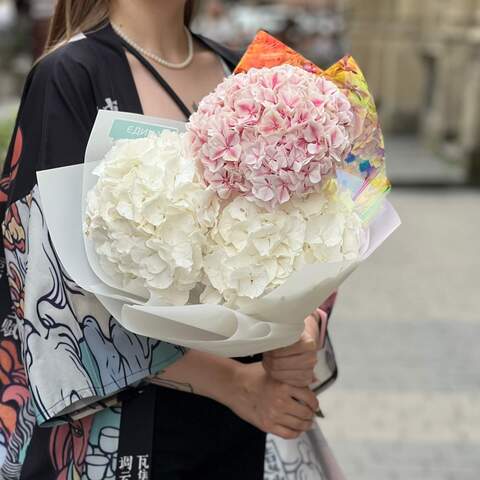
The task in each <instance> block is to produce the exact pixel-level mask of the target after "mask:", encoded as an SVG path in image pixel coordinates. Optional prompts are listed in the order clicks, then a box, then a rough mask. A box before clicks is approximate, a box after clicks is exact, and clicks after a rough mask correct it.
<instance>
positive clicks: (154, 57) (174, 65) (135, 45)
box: [110, 22, 193, 70]
mask: <svg viewBox="0 0 480 480" xmlns="http://www.w3.org/2000/svg"><path fill="white" fill-rule="evenodd" d="M110 23H111V22H110ZM111 25H112V28H113V29H114V30H115V32H116V33H117V35H118V36H119V37H120V38H122V39H123V40H125V42H127V43H128V44H129V45H130V46H132V47H133V48H135V49H136V50H138V51H139V52H140V53H141V54H142V55H144V56H145V57H148V58H150V59H152V60H154V61H155V62H157V63H159V64H160V65H163V66H164V67H167V68H173V69H176V70H181V69H182V68H185V67H188V65H190V64H191V63H192V60H193V38H192V34H191V33H190V31H189V30H188V28H187V27H184V28H185V34H186V35H187V42H188V55H187V58H186V59H185V60H184V61H183V62H181V63H171V62H168V61H167V60H164V59H163V58H162V57H160V56H159V55H156V54H155V53H153V52H150V51H149V50H147V49H145V48H143V47H141V46H140V45H138V43H136V42H134V41H133V40H132V39H131V38H129V37H127V35H125V33H124V32H123V31H122V29H121V28H120V27H119V26H118V25H115V24H114V23H111Z"/></svg>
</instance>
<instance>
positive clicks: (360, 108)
mask: <svg viewBox="0 0 480 480" xmlns="http://www.w3.org/2000/svg"><path fill="white" fill-rule="evenodd" d="M122 122H123V124H122ZM146 122H147V123H146ZM148 122H150V123H148ZM125 124H127V125H129V129H130V130H129V129H128V128H127V129H126V130H125V132H130V133H132V132H136V133H137V134H138V135H134V136H136V137H140V138H129V139H125V138H123V139H119V140H116V141H114V142H113V144H112V142H111V141H110V140H111V139H112V137H113V138H115V132H116V131H117V130H118V129H119V125H120V126H121V125H125ZM125 136H128V135H126V134H124V135H123V137H125ZM117 138H118V137H117ZM120 138H121V136H120ZM80 169H81V170H83V177H84V183H83V188H78V187H77V188H75V186H74V185H73V182H74V178H75V176H76V175H78V173H77V172H79V171H80ZM60 170H62V173H59V172H55V171H48V172H43V173H41V174H40V175H39V186H40V192H41V197H42V203H43V204H44V205H43V206H44V210H45V215H46V219H47V224H48V225H49V229H50V232H51V235H52V239H53V242H54V245H55V247H56V250H57V254H58V255H59V257H60V259H61V260H62V262H63V264H64V266H65V268H66V270H67V272H68V273H69V274H70V275H71V276H72V278H73V279H74V280H75V281H76V282H77V283H78V284H79V285H80V286H81V287H83V288H85V289H86V290H88V291H90V292H92V293H94V294H95V295H96V296H97V298H98V299H99V300H100V301H101V302H102V303H103V304H104V306H105V307H106V308H107V309H108V310H109V311H110V312H111V314H112V315H113V316H114V317H115V318H116V319H117V320H118V321H119V322H120V323H122V324H123V325H124V326H125V327H126V328H128V329H129V330H132V331H134V332H135V333H138V334H143V335H147V336H150V337H154V338H158V339H160V340H164V341H169V342H172V343H175V344H179V345H183V346H185V347H191V348H196V349H200V350H206V351H210V352H213V353H216V354H221V355H226V356H243V355H248V354H254V353H259V352H262V351H267V350H270V349H273V348H278V347H281V346H285V345H288V344H291V343H294V342H295V341H296V340H297V339H298V338H299V336H300V334H301V332H302V330H303V319H304V317H305V316H306V315H307V314H308V313H309V312H311V311H313V310H314V309H315V307H317V306H318V305H319V304H321V303H322V302H323V301H324V300H326V298H327V297H328V296H329V295H330V294H331V293H332V292H333V291H334V290H335V289H336V288H337V287H338V286H339V285H340V284H341V283H342V282H343V281H344V280H345V279H346V278H347V277H348V275H349V274H350V273H351V272H352V271H353V270H354V269H355V268H356V267H357V266H358V265H359V264H360V263H361V262H362V261H364V260H365V259H366V258H367V257H368V255H370V253H371V252H372V251H373V250H374V249H375V248H376V247H377V246H378V245H379V244H380V243H382V242H383V241H384V240H385V239H386V238H387V236H388V235H389V234H390V233H391V232H392V231H393V230H394V229H395V228H396V227H397V226H398V224H399V219H398V216H397V215H396V213H395V211H394V210H393V208H392V207H391V206H390V204H388V202H386V200H385V195H386V193H387V192H388V190H389V188H390V185H389V183H388V180H387V177H386V175H385V165H384V152H383V139H382V135H381V131H380V128H379V125H378V119H377V115H376V112H375V107H374V104H373V100H372V97H371V95H370V94H369V92H368V89H367V86H366V83H365V80H364V78H363V76H362V74H361V72H360V70H359V69H358V67H357V65H356V63H355V62H354V60H353V59H352V58H351V57H346V58H345V59H343V60H341V61H340V62H338V63H337V64H336V65H334V66H333V67H331V68H330V69H329V70H327V71H325V72H323V71H321V70H320V69H319V68H318V67H316V66H315V65H313V64H312V63H310V62H308V61H307V60H306V59H304V58H303V57H301V56H300V55H299V54H298V53H296V52H294V51H293V50H291V49H289V48H288V47H286V46H285V45H283V44H281V43H280V42H278V41H277V40H275V39H274V38H273V37H270V36H269V35H268V34H266V33H264V32H260V33H259V34H258V35H257V37H256V39H255V40H254V42H253V43H252V45H251V46H250V47H249V49H248V50H247V52H246V54H245V56H244V58H243V59H242V61H241V62H240V64H239V66H238V67H237V69H236V73H235V74H234V75H232V76H230V77H228V78H226V79H225V80H224V81H223V82H222V83H221V84H220V85H218V87H217V88H216V89H215V91H214V92H212V93H211V94H209V95H208V96H207V97H205V98H204V99H203V100H202V101H201V102H200V104H199V108H198V110H197V112H195V113H194V114H193V115H192V116H191V118H190V119H189V121H188V122H187V124H180V123H178V122H170V121H165V120H163V119H148V118H146V117H141V116H140V117H139V116H132V115H130V114H123V113H116V112H99V116H98V118H97V122H96V124H95V126H94V129H93V131H92V134H91V138H90V142H89V146H88V149H87V155H86V162H85V164H84V165H81V166H75V167H68V168H67V169H60ZM52 182H57V183H62V184H63V185H64V186H65V185H66V186H69V187H68V188H65V187H64V189H65V190H66V191H68V195H69V197H70V198H71V201H70V202H66V204H64V205H58V204H56V203H55V202H54V201H53V198H50V196H49V192H50V191H55V190H54V189H52V188H51V183H52ZM55 188H57V189H58V188H59V187H58V186H57V187H55ZM75 204H77V205H78V204H81V205H82V215H81V216H77V217H75V218H74V219H70V218H69V220H68V221H69V222H70V223H71V226H72V228H71V229H70V233H68V234H65V228H63V229H62V228H61V227H60V224H59V223H58V222H59V221H62V220H63V221H65V219H66V217H67V216H68V214H67V208H68V206H70V207H71V206H72V205H75ZM56 222H57V223H56ZM60 230H63V232H62V233H60V232H59V231H60ZM74 244H76V245H77V246H78V247H79V249H80V251H81V252H82V254H83V255H82V256H80V257H78V256H75V257H74V256H73V255H71V253H69V251H71V250H70V249H71V247H72V245H74ZM67 245H68V247H69V248H67Z"/></svg>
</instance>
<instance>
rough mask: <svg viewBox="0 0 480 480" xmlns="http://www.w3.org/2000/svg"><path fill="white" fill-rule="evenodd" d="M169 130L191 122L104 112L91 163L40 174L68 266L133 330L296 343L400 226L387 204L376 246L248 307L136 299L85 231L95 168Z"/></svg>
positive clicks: (228, 350) (204, 341)
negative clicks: (115, 148)
mask: <svg viewBox="0 0 480 480" xmlns="http://www.w3.org/2000/svg"><path fill="white" fill-rule="evenodd" d="M162 128H169V129H175V130H182V129H184V125H183V124H182V123H180V122H172V121H167V120H164V119H158V118H151V117H145V116H141V115H134V114H129V113H121V112H108V111H100V112H99V114H98V117H97V120H96V122H95V125H94V128H93V130H92V134H91V136H90V141H89V144H88V148H87V152H86V157H85V163H84V164H82V165H75V166H71V167H63V168H58V169H52V170H48V171H43V172H39V173H38V184H39V189H40V196H41V201H42V208H43V212H44V214H45V219H46V222H47V226H48V229H49V232H50V235H51V238H52V241H53V244H54V246H55V249H56V252H57V255H58V257H59V259H60V261H61V262H62V264H63V266H64V267H65V270H66V271H67V272H68V274H69V275H70V276H71V278H72V279H73V280H74V281H75V282H76V283H77V284H78V285H79V286H80V287H81V288H83V289H85V290H87V291H89V292H91V293H93V294H94V295H96V296H97V298H98V299H99V300H100V301H101V302H102V304H103V305H104V306H105V308H106V309H107V310H108V311H109V312H110V313H111V314H112V316H113V317H114V318H116V319H117V320H118V321H119V322H120V323H121V324H122V325H123V326H124V327H125V328H126V329H128V330H130V331H132V332H134V333H136V334H140V335H145V336H148V337H152V338H156V339H159V340H163V341H166V342H170V343H173V344H176V345H182V346H184V347H188V348H194V349H197V350H203V351H207V352H211V353H214V354H217V355H222V356H227V357H235V356H246V355H253V354H256V353H261V352H265V351H268V350H272V349H275V348H279V347H283V346H286V345H290V344H292V343H294V342H295V341H297V340H298V338H299V337H300V335H301V333H302V331H303V328H304V322H303V319H304V318H305V317H306V316H307V315H308V314H309V313H310V312H312V311H313V310H314V309H315V308H316V307H317V306H318V305H320V304H322V302H323V301H324V300H326V299H327V298H328V297H329V295H330V294H331V293H332V292H333V291H334V290H336V289H337V288H338V287H339V286H340V285H341V283H342V282H343V281H345V279H346V278H347V277H348V276H349V275H350V274H351V273H352V272H353V271H354V270H355V269H356V268H357V267H358V265H359V264H360V263H361V262H363V261H365V260H366V259H367V258H368V257H369V256H370V255H371V254H372V253H373V252H374V251H375V250H376V248H378V247H379V246H380V245H381V244H382V243H383V241H384V240H385V239H386V238H387V237H388V236H389V235H390V234H391V233H392V232H393V231H394V230H395V229H396V228H397V227H398V226H399V225H400V219H399V217H398V215H397V213H396V212H395V210H394V208H393V207H392V205H391V204H390V203H389V202H387V201H385V204H384V206H383V209H382V210H381V212H380V214H379V215H377V217H376V218H375V220H374V221H373V222H372V224H371V225H370V229H369V235H368V237H369V243H368V245H366V246H365V249H364V253H363V254H362V256H361V258H360V259H359V260H357V261H353V262H336V263H323V264H322V263H318V264H314V265H307V266H306V267H304V268H303V269H302V270H301V271H299V272H295V273H294V274H293V275H292V276H291V277H290V278H289V279H288V280H287V281H286V282H285V283H284V284H283V285H281V286H280V287H278V288H277V289H275V290H274V291H272V292H270V293H269V294H267V295H265V296H264V297H262V298H260V299H259V300H258V301H255V302H254V303H253V304H252V305H251V306H249V308H248V309H244V310H242V311H235V310H232V309H229V308H226V307H224V306H219V305H186V306H180V307H178V306H176V307H170V306H162V305H158V304H156V303H155V299H149V300H148V299H147V300H145V299H141V298H138V297H135V296H134V295H131V294H130V293H128V292H125V291H123V290H122V289H121V288H120V286H119V285H116V284H115V283H114V282H113V281H112V279H111V278H109V277H108V276H107V275H106V274H105V272H104V271H103V270H102V269H101V267H100V264H99V262H98V258H97V256H96V253H95V250H94V248H93V245H92V243H91V241H90V240H89V239H88V238H86V237H85V236H84V234H83V214H84V211H85V198H86V194H87V192H88V191H89V190H90V189H91V188H92V187H93V186H94V185H95V183H96V181H97V177H96V176H94V175H93V174H92V171H93V169H94V168H95V167H96V166H97V165H98V163H99V162H100V161H101V160H102V158H103V157H104V155H105V154H106V153H107V152H108V150H109V149H110V148H111V146H112V143H113V141H114V140H116V139H119V138H125V137H127V138H135V136H145V135H146V134H148V131H158V130H159V129H162ZM82 179H83V182H82ZM59 198H62V202H59V201H58V199H59Z"/></svg>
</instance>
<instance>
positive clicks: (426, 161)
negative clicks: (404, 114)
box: [385, 136, 465, 185]
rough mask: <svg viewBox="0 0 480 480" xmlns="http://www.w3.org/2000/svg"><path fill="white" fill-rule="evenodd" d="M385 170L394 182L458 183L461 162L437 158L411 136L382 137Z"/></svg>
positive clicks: (460, 175) (463, 176)
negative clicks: (384, 151)
mask: <svg viewBox="0 0 480 480" xmlns="http://www.w3.org/2000/svg"><path fill="white" fill-rule="evenodd" d="M385 150H386V159H387V172H388V176H389V178H390V179H391V180H392V183H393V184H394V185H395V184H408V183H417V184H419V183H420V184H427V185H428V184H445V183H450V184H462V183H464V181H465V174H464V168H463V166H462V165H459V164H456V163H452V162H448V161H447V160H444V159H440V158H438V156H437V155H435V154H434V153H432V152H431V151H430V150H429V149H428V148H427V147H426V146H425V145H422V144H421V143H420V142H419V141H418V140H417V138H416V137H414V136H393V137H390V136H387V137H386V138H385Z"/></svg>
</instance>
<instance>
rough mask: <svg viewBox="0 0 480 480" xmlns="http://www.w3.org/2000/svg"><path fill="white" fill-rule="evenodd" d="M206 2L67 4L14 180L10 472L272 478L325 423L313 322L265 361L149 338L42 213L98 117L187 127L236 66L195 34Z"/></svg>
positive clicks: (5, 197)
mask: <svg viewBox="0 0 480 480" xmlns="http://www.w3.org/2000/svg"><path fill="white" fill-rule="evenodd" d="M192 7H193V5H192V2H185V0H170V1H169V2H159V1H157V0H137V1H136V2H131V1H130V0H111V1H109V0H83V1H73V0H59V1H58V3H57V7H56V12H55V16H54V19H53V23H52V27H51V32H50V40H49V44H48V50H47V53H46V55H45V56H44V57H43V58H42V59H41V60H40V61H39V62H38V63H37V64H36V66H35V67H34V68H33V70H32V72H31V73H30V75H29V77H28V79H27V83H26V87H25V91H24V94H23V97H22V103H21V108H20V112H19V117H18V120H17V125H16V128H15V133H14V139H13V140H12V144H11V147H10V150H9V154H8V158H7V164H6V167H5V171H4V176H3V179H2V182H1V188H2V191H1V200H2V201H3V205H4V209H5V213H4V222H3V227H4V229H3V231H4V247H5V261H6V267H7V268H6V272H7V275H4V276H3V277H2V282H3V283H4V290H5V291H7V289H8V288H9V290H10V296H9V297H8V294H6V295H5V297H4V298H3V299H2V309H3V312H2V313H3V318H5V320H4V321H3V324H2V339H1V342H0V349H2V350H1V352H2V356H1V357H0V363H1V366H2V372H1V375H2V386H3V389H2V392H1V395H2V398H1V402H2V404H1V405H0V416H1V420H2V422H1V427H2V432H1V433H2V436H1V437H0V442H1V443H2V444H3V451H2V453H3V456H4V461H3V465H2V467H1V470H0V472H1V475H3V476H2V478H5V479H17V478H21V479H25V480H27V479H35V480H44V479H45V480H47V479H48V480H50V479H57V478H58V479H75V478H80V475H81V476H82V477H81V478H82V479H83V478H85V479H103V478H114V477H115V472H116V475H117V477H116V478H123V479H134V478H135V479H136V478H138V479H147V478H150V479H153V478H161V479H166V480H168V479H190V478H192V479H193V478H195V479H198V478H208V479H210V480H211V479H216V478H222V479H223V478H230V479H235V478H242V479H262V478H263V465H264V456H265V436H266V433H267V432H268V433H273V434H275V435H278V436H280V437H282V438H296V437H298V436H299V435H300V434H301V433H302V432H305V431H307V430H308V429H309V428H310V426H311V425H312V421H313V418H314V417H313V416H314V412H315V411H316V410H317V409H318V402H317V399H316V397H315V395H314V394H313V393H312V392H311V391H310V389H309V388H308V385H309V384H310V383H311V381H312V380H313V366H314V363H315V359H316V348H317V342H318V325H317V322H316V320H317V319H316V318H315V317H314V316H311V317H309V318H308V319H307V320H306V329H305V332H304V335H303V337H302V339H301V340H300V341H299V342H298V343H297V344H295V345H293V346H292V347H288V348H285V349H280V350H278V351H274V352H270V353H269V354H267V355H265V357H264V359H263V362H262V361H261V360H262V358H261V356H256V357H249V358H243V359H225V358H220V357H216V356H213V355H209V354H206V353H202V352H198V351H193V350H190V351H185V350H184V349H182V348H180V347H177V346H173V345H169V344H166V343H163V342H158V341H153V340H152V339H148V338H143V337H139V336H136V335H134V334H132V333H130V332H128V331H125V330H124V329H123V328H122V327H120V326H119V325H118V324H117V323H116V321H115V320H114V319H113V318H111V317H109V315H108V313H107V312H106V311H105V309H104V308H103V307H102V305H101V304H100V303H99V302H98V300H97V299H96V298H94V297H92V296H90V295H89V294H87V293H86V292H83V291H81V290H80V289H79V288H78V287H77V286H76V285H75V284H74V283H73V282H72V281H71V279H70V278H69V277H68V275H67V274H66V273H65V271H64V270H63V268H62V266H61V264H60V263H59V261H58V259H57V257H56V255H55V252H54V250H53V248H52V245H51V243H50V239H49V236H48V231H47V228H46V225H45V222H44V219H43V216H42V210H41V203H40V199H39V196H38V189H37V188H36V178H35V172H36V171H38V170H42V169H47V168H54V167H60V166H67V165H72V164H76V163H79V162H82V161H83V155H84V152H85V148H86V144H87V140H88V136H89V132H90V130H91V127H92V125H93V122H94V120H95V116H96V112H97V110H98V109H115V110H116V109H118V110H123V111H130V112H135V113H143V114H146V115H155V116H162V117H168V118H171V119H179V120H185V118H186V117H188V115H189V114H190V112H191V111H192V109H194V108H195V105H196V104H198V102H199V101H200V99H201V98H202V97H203V96H205V95H206V94H207V93H208V92H209V91H211V90H212V89H213V88H214V87H215V86H216V85H217V84H218V83H219V82H220V81H221V80H222V78H223V77H224V76H225V74H226V73H227V72H229V71H231V69H232V67H233V66H234V64H235V62H236V61H237V58H235V56H234V55H233V54H232V53H231V52H229V51H228V50H226V49H224V48H222V47H221V46H219V45H216V44H215V43H213V42H211V41H209V40H207V39H204V38H202V37H200V36H193V35H192V34H191V33H190V32H189V30H188V28H187V27H186V25H188V23H189V21H190V18H191V13H192ZM82 32H86V33H82ZM59 201H61V198H59ZM7 280H8V285H7ZM19 342H20V344H21V351H22V355H20V353H19V352H20V345H19ZM52 425H53V427H51V426H52ZM40 427H50V428H40ZM226 475H228V477H226Z"/></svg>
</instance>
